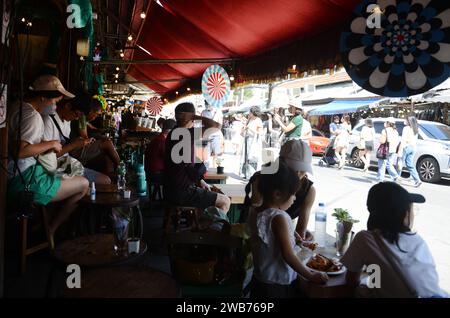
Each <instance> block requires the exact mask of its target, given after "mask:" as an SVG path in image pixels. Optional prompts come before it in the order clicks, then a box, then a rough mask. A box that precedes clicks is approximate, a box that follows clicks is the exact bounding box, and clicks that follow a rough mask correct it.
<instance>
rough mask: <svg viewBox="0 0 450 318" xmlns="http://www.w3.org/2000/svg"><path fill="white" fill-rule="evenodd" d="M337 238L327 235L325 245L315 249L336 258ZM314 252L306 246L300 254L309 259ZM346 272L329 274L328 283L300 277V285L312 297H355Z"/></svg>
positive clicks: (304, 258)
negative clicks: (346, 278) (346, 277)
mask: <svg viewBox="0 0 450 318" xmlns="http://www.w3.org/2000/svg"><path fill="white" fill-rule="evenodd" d="M335 241H336V239H335V238H334V237H333V236H331V235H327V241H326V244H325V247H319V248H317V250H315V251H314V253H316V254H322V255H324V256H326V257H330V258H335V257H336V248H335V246H334V243H335ZM312 254H313V252H312V251H311V250H309V249H308V248H306V247H303V248H302V251H301V252H300V253H299V254H298V256H299V257H300V259H301V260H302V261H304V260H307V259H309V258H310V257H311V256H312ZM345 275H346V273H342V274H339V275H336V276H329V278H330V279H329V280H328V282H327V283H326V284H323V285H319V284H314V283H311V282H310V281H308V280H307V279H306V278H304V277H302V276H299V277H298V287H299V288H300V290H301V291H302V292H303V293H304V294H305V295H306V296H308V297H311V298H345V297H353V290H352V288H350V287H349V286H347V285H346V283H345Z"/></svg>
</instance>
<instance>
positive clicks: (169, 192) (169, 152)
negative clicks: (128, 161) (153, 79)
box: [164, 103, 230, 212]
mask: <svg viewBox="0 0 450 318" xmlns="http://www.w3.org/2000/svg"><path fill="white" fill-rule="evenodd" d="M175 118H176V121H177V127H175V128H174V129H173V130H172V131H171V132H170V133H169V135H168V136H167V139H166V156H165V158H166V159H165V169H166V170H165V183H164V197H165V198H166V199H167V200H168V201H169V202H171V203H173V204H176V205H180V206H189V207H197V208H203V209H204V208H207V207H210V206H215V207H217V208H219V209H221V210H223V211H224V212H228V210H229V208H230V199H229V198H228V197H227V196H225V195H223V194H219V193H215V192H211V191H210V189H211V188H210V186H209V185H208V184H207V183H206V182H205V180H203V175H204V174H205V172H206V167H205V165H204V164H203V162H196V160H194V158H195V148H194V144H195V140H194V120H195V119H202V120H203V121H204V122H208V120H207V119H204V118H202V117H199V116H196V115H195V107H194V105H193V104H191V103H181V104H179V105H178V106H177V107H176V108H175ZM209 122H213V121H211V120H210V121H209ZM213 123H214V122H213ZM215 124H216V125H215V126H216V128H218V127H217V126H218V125H217V123H215ZM186 133H187V135H188V136H186ZM180 135H181V138H180V137H179V136H180ZM172 136H173V137H172ZM172 138H173V139H172ZM180 139H181V140H180ZM185 139H187V140H185ZM180 150H182V151H181V152H180ZM186 151H187V152H186ZM186 157H187V159H186Z"/></svg>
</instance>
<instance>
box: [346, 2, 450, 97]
mask: <svg viewBox="0 0 450 318" xmlns="http://www.w3.org/2000/svg"><path fill="white" fill-rule="evenodd" d="M340 50H341V54H342V60H343V64H344V66H345V68H346V70H347V72H348V74H349V75H350V77H351V78H352V79H353V81H355V82H356V83H357V84H358V85H359V86H361V87H362V88H364V89H366V90H368V91H370V92H373V93H375V94H378V95H382V96H388V97H407V96H411V95H416V94H421V93H424V92H426V91H428V90H430V89H432V88H433V87H435V86H437V85H439V84H441V83H442V82H444V81H445V80H446V79H447V78H449V77H450V1H448V0H365V1H363V3H362V4H360V5H359V6H358V7H357V8H356V9H355V11H354V13H353V19H352V22H351V24H350V29H349V30H347V31H345V32H343V33H342V35H341V43H340Z"/></svg>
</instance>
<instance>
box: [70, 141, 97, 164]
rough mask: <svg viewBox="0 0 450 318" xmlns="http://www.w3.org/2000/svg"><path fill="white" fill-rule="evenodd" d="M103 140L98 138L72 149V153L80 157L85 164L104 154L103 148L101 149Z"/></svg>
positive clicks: (75, 156) (73, 155)
mask: <svg viewBox="0 0 450 318" xmlns="http://www.w3.org/2000/svg"><path fill="white" fill-rule="evenodd" d="M102 142H103V141H102V140H96V141H95V142H94V143H92V144H89V145H87V146H85V147H83V148H81V149H77V150H74V151H72V153H71V154H70V155H71V156H72V157H74V158H76V159H78V160H79V161H80V162H81V163H82V164H83V166H85V165H86V164H87V163H88V162H89V161H91V160H93V159H95V158H97V157H98V156H100V155H102V154H103V150H102V149H101V145H102Z"/></svg>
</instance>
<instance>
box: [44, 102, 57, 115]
mask: <svg viewBox="0 0 450 318" xmlns="http://www.w3.org/2000/svg"><path fill="white" fill-rule="evenodd" d="M55 112H56V104H53V105H49V106H47V107H45V108H44V110H43V111H42V113H41V114H42V115H53V114H54V113H55Z"/></svg>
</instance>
